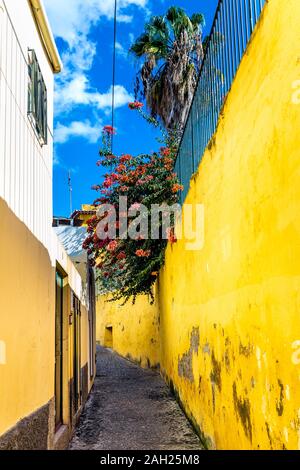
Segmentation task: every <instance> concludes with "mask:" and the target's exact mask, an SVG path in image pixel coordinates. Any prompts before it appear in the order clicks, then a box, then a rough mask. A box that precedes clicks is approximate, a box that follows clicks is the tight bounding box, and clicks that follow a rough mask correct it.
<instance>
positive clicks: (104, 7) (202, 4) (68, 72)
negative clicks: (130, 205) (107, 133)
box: [44, 0, 218, 216]
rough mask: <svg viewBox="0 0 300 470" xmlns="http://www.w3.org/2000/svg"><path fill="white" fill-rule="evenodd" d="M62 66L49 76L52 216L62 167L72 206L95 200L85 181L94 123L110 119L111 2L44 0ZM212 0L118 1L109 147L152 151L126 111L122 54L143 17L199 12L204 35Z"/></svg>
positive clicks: (151, 139)
mask: <svg viewBox="0 0 300 470" xmlns="http://www.w3.org/2000/svg"><path fill="white" fill-rule="evenodd" d="M44 3H45V7H46V10H47V13H48V16H49V19H50V23H51V26H52V29H53V32H54V35H55V38H56V42H57V46H58V49H59V51H60V54H61V57H62V60H63V63H64V71H63V73H62V74H60V75H59V76H57V77H56V87H55V88H56V91H55V123H54V126H55V132H54V138H55V150H54V160H55V164H54V187H53V194H54V198H53V204H54V214H55V215H60V216H62V215H64V216H69V215H70V203H69V193H68V171H71V175H72V186H73V209H79V208H80V207H81V204H83V203H87V204H89V203H92V202H93V200H94V199H95V198H96V193H95V191H92V190H91V186H92V185H94V184H97V183H99V182H100V181H101V170H100V169H99V168H98V167H96V161H97V160H98V151H99V147H100V145H101V129H102V127H103V125H106V124H110V123H111V84H112V53H113V5H114V0H63V1H62V0H44ZM217 3H218V0H190V1H183V0H177V1H176V0H173V1H170V0H118V4H119V11H118V35H117V69H116V89H115V94H116V116H115V120H116V122H115V125H116V128H117V136H116V137H115V148H114V152H115V153H117V154H119V153H131V154H133V155H134V154H137V153H140V152H149V151H151V150H155V149H156V147H157V146H158V143H157V141H156V134H155V132H154V130H153V129H151V128H150V127H149V125H147V124H146V123H145V122H144V121H143V120H142V119H141V118H140V116H139V115H138V114H137V113H135V112H132V111H130V110H129V109H128V102H129V101H130V100H131V98H132V94H133V86H134V79H135V75H136V72H137V70H138V64H137V63H136V62H135V60H134V59H133V58H132V57H131V56H130V55H128V49H129V47H130V45H131V43H132V40H133V39H134V38H136V37H138V36H139V34H140V33H141V32H142V31H143V26H144V24H145V22H146V21H147V19H149V17H150V16H151V15H153V14H155V15H157V14H162V13H164V12H165V11H166V10H167V8H168V7H169V6H172V5H176V6H181V7H183V8H184V9H185V10H186V11H187V12H188V13H189V14H192V13H195V12H201V13H204V15H205V19H206V28H205V30H204V34H208V33H209V30H210V28H211V24H212V20H213V16H214V13H215V10H216V6H217Z"/></svg>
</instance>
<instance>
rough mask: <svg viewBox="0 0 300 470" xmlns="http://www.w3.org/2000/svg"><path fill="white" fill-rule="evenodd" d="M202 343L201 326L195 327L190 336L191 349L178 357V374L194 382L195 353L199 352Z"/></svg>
mask: <svg viewBox="0 0 300 470" xmlns="http://www.w3.org/2000/svg"><path fill="white" fill-rule="evenodd" d="M199 344H200V333H199V328H193V330H192V333H191V338H190V349H189V350H188V352H186V353H184V354H183V356H182V357H181V358H180V357H179V358H178V375H179V377H184V378H185V379H187V380H189V381H190V382H194V373H193V355H194V354H197V353H198V350H199Z"/></svg>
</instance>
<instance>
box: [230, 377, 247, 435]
mask: <svg viewBox="0 0 300 470" xmlns="http://www.w3.org/2000/svg"><path fill="white" fill-rule="evenodd" d="M232 390H233V403H234V408H235V411H236V413H237V414H238V416H239V418H240V420H241V423H242V425H243V428H244V431H245V434H246V436H247V437H248V439H249V440H250V441H251V442H252V424H251V412H250V401H249V400H248V398H246V399H243V398H239V397H238V394H237V390H236V383H235V382H234V384H233V386H232Z"/></svg>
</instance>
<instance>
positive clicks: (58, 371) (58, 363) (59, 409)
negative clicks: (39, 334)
mask: <svg viewBox="0 0 300 470" xmlns="http://www.w3.org/2000/svg"><path fill="white" fill-rule="evenodd" d="M55 286H56V297H55V299H56V300H55V428H56V429H58V428H59V427H60V426H61V425H62V423H63V277H62V275H61V274H60V273H59V272H58V271H56V283H55Z"/></svg>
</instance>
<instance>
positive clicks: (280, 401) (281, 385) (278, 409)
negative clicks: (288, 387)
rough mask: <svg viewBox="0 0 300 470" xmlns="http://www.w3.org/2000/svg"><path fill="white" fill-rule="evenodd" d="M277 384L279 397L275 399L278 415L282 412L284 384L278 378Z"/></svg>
mask: <svg viewBox="0 0 300 470" xmlns="http://www.w3.org/2000/svg"><path fill="white" fill-rule="evenodd" d="M278 385H279V389H280V395H279V399H278V400H277V401H276V411H277V414H278V416H282V414H283V400H284V386H283V383H282V382H281V381H280V380H279V379H278Z"/></svg>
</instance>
